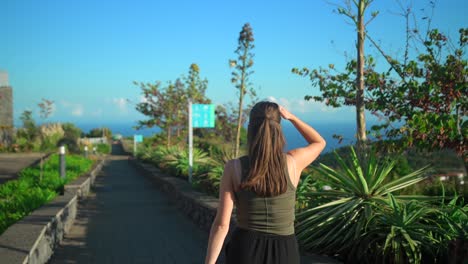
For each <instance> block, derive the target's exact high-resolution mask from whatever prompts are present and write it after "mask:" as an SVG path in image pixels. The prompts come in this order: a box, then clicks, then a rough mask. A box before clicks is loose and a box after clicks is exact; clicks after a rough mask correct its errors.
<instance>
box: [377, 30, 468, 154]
mask: <svg viewBox="0 0 468 264" xmlns="http://www.w3.org/2000/svg"><path fill="white" fill-rule="evenodd" d="M459 33H460V37H459V41H458V47H454V46H453V45H452V44H451V43H450V42H449V39H448V38H447V37H446V36H445V35H443V34H442V33H440V32H439V31H438V30H437V29H433V30H430V31H429V33H428V35H427V39H425V40H424V42H423V47H424V48H425V52H423V53H421V54H419V56H417V57H416V58H415V59H412V60H409V61H408V62H405V61H399V60H396V59H393V58H391V57H390V56H388V55H386V58H387V61H388V62H389V63H390V65H391V67H392V70H393V71H392V72H396V73H397V76H398V77H397V78H394V77H393V78H392V75H391V73H389V72H387V73H382V74H377V73H375V72H373V73H372V74H370V76H369V77H370V78H369V83H370V87H371V88H370V89H369V90H370V95H371V97H370V98H369V102H368V107H369V108H370V109H371V110H372V111H374V112H375V113H376V114H380V115H381V116H383V117H385V118H386V120H387V122H386V123H385V124H383V125H381V126H376V127H374V129H375V130H378V129H388V128H389V127H390V129H388V130H387V133H386V134H387V136H388V137H391V138H401V140H400V141H399V143H401V144H402V145H403V146H413V145H416V146H418V147H419V148H423V149H429V150H431V149H434V148H449V149H453V150H455V151H456V152H457V153H458V154H460V155H463V156H464V157H465V159H466V155H467V145H466V142H467V139H468V138H467V136H468V122H467V114H468V99H467V97H466V95H467V94H468V83H467V81H468V79H467V78H466V76H467V72H468V61H467V60H466V57H465V52H464V51H465V48H466V45H467V43H468V28H466V29H460V30H459ZM443 55H445V56H443ZM395 122H399V123H403V125H402V126H400V127H392V123H395Z"/></svg>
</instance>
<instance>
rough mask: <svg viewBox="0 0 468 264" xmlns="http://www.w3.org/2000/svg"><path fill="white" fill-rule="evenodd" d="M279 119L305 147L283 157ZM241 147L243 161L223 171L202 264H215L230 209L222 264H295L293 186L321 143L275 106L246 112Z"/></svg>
mask: <svg viewBox="0 0 468 264" xmlns="http://www.w3.org/2000/svg"><path fill="white" fill-rule="evenodd" d="M281 118H283V119H286V120H289V121H290V122H291V123H292V124H293V125H294V126H295V127H296V129H297V130H298V131H299V132H300V133H301V134H302V136H303V137H304V138H305V140H306V141H307V142H308V145H306V146H304V147H302V148H297V149H293V150H291V151H289V152H288V153H283V150H284V146H285V143H286V142H285V139H284V136H283V132H282V130H281V125H280V121H281ZM247 144H248V155H247V156H243V157H241V158H239V159H234V160H230V161H228V162H227V163H226V165H225V167H224V174H223V177H222V179H221V184H220V190H219V207H218V212H217V214H216V218H215V220H214V222H213V225H212V226H211V232H210V239H209V242H208V250H207V255H206V259H205V263H206V264H214V263H216V260H217V258H218V256H219V253H220V251H221V248H222V246H223V242H224V239H225V238H226V235H227V233H228V230H229V221H230V220H231V213H232V209H233V206H234V204H235V205H236V208H237V213H236V215H237V227H236V229H235V230H234V231H233V233H232V237H231V240H230V241H229V242H228V243H227V244H226V247H225V250H226V252H225V253H226V263H227V264H231V263H232V264H249V263H255V264H275V263H278V264H280V263H281V264H296V263H299V262H300V256H299V250H298V245H297V240H296V237H295V235H294V205H295V200H296V186H297V184H298V183H299V178H300V175H301V172H302V170H303V169H304V168H305V167H307V166H308V165H309V164H310V163H312V161H314V160H315V159H316V158H317V156H318V155H319V154H320V152H322V150H323V149H324V148H325V140H324V139H323V138H322V137H321V136H320V135H319V133H317V132H316V131H315V130H314V129H313V128H312V127H310V126H309V125H307V124H306V123H304V122H303V121H301V120H300V119H299V118H297V117H296V116H294V115H293V114H291V113H290V112H289V111H287V110H286V109H284V108H282V107H279V106H278V105H277V104H276V103H272V102H259V103H257V104H256V105H255V106H254V107H253V108H252V110H251V111H250V119H249V126H248V131H247Z"/></svg>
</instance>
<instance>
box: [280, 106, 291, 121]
mask: <svg viewBox="0 0 468 264" xmlns="http://www.w3.org/2000/svg"><path fill="white" fill-rule="evenodd" d="M279 111H280V114H281V117H282V118H284V119H286V120H291V119H293V118H294V115H293V114H291V113H290V112H289V111H288V110H286V108H284V107H282V106H280V107H279Z"/></svg>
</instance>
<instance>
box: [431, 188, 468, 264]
mask: <svg viewBox="0 0 468 264" xmlns="http://www.w3.org/2000/svg"><path fill="white" fill-rule="evenodd" d="M437 221H439V222H441V223H443V224H444V231H445V233H444V234H445V236H443V238H444V241H443V243H441V245H440V249H439V255H440V259H443V260H447V261H448V260H450V263H462V261H463V260H466V259H468V205H467V204H465V201H464V199H463V197H460V196H458V195H455V197H453V198H452V200H450V201H449V202H448V203H447V204H444V203H442V206H441V208H440V217H439V218H438V219H437Z"/></svg>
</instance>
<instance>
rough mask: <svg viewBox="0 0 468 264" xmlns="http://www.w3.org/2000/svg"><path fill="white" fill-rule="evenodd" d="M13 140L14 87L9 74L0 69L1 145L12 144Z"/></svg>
mask: <svg viewBox="0 0 468 264" xmlns="http://www.w3.org/2000/svg"><path fill="white" fill-rule="evenodd" d="M12 140H13V89H12V87H11V86H9V84H8V74H7V73H6V72H2V71H0V145H10V144H11V143H12Z"/></svg>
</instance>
